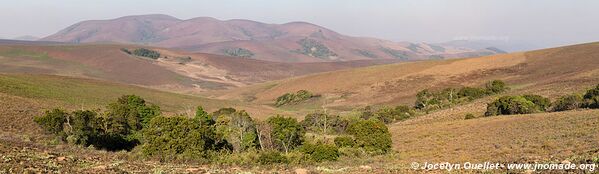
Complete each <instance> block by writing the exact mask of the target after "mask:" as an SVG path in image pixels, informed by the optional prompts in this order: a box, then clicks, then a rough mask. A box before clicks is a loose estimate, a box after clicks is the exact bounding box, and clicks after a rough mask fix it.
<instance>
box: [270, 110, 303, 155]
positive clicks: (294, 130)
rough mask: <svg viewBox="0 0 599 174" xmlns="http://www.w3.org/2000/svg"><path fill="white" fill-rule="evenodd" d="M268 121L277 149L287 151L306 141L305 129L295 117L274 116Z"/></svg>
mask: <svg viewBox="0 0 599 174" xmlns="http://www.w3.org/2000/svg"><path fill="white" fill-rule="evenodd" d="M266 122H267V123H268V124H269V126H270V127H271V129H272V130H271V137H272V139H273V144H274V145H275V146H276V148H277V149H279V150H283V151H285V153H287V152H289V151H290V150H292V149H294V148H295V147H298V146H300V145H301V144H302V143H303V141H304V133H305V131H304V129H303V127H302V126H301V125H300V124H299V123H298V122H297V120H295V119H294V118H287V117H282V116H279V115H277V116H274V117H270V118H268V120H266Z"/></svg>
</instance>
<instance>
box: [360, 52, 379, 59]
mask: <svg viewBox="0 0 599 174" xmlns="http://www.w3.org/2000/svg"><path fill="white" fill-rule="evenodd" d="M355 51H356V53H358V54H359V55H361V56H364V57H368V58H378V57H379V56H378V55H376V54H374V53H373V52H372V51H368V50H355Z"/></svg>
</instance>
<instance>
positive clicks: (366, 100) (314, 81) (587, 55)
mask: <svg viewBox="0 0 599 174" xmlns="http://www.w3.org/2000/svg"><path fill="white" fill-rule="evenodd" d="M597 49H599V43H589V44H582V45H574V46H567V47H560V48H552V49H545V50H538V51H530V52H523V53H512V54H504V55H494V56H486V57H479V58H467V59H454V60H441V61H422V62H409V63H398V64H390V65H380V66H371V67H365V68H357V69H349V70H340V71H334V72H326V73H320V74H314V75H307V76H301V77H296V78H290V79H285V80H280V81H276V82H271V83H269V85H255V86H253V87H247V88H239V89H233V90H230V91H226V92H221V93H212V94H213V95H215V96H219V97H220V98H223V99H235V98H244V97H245V98H248V97H251V98H254V99H255V101H256V102H258V103H264V104H272V103H273V101H274V100H275V99H276V98H277V97H278V96H281V95H282V94H284V93H288V92H293V91H297V90H301V89H305V90H309V91H311V92H314V93H317V94H322V95H323V96H324V97H325V98H327V101H326V102H325V103H326V105H327V106H328V107H330V108H343V107H345V108H347V107H348V106H365V105H373V104H375V105H376V104H409V105H411V104H413V102H414V99H415V95H416V93H417V92H418V91H420V90H423V89H433V90H434V89H441V88H446V87H456V86H482V85H483V84H484V83H486V82H487V81H489V80H492V79H501V80H504V81H506V82H507V83H508V84H510V85H511V87H512V88H513V89H514V90H513V92H535V93H538V94H542V95H546V96H548V97H556V96H559V95H561V94H564V93H565V92H564V91H577V90H581V89H584V88H585V87H588V86H590V85H592V84H595V83H597V82H598V81H599V76H597V75H598V74H599V70H597V67H599V52H597V51H596V50H597Z"/></svg>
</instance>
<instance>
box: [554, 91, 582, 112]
mask: <svg viewBox="0 0 599 174" xmlns="http://www.w3.org/2000/svg"><path fill="white" fill-rule="evenodd" d="M582 102H583V101H582V97H580V95H576V94H571V95H566V96H562V97H560V98H559V99H557V100H556V101H555V102H553V103H552V104H551V105H552V107H553V111H567V110H573V109H576V108H579V107H580V106H581V105H582Z"/></svg>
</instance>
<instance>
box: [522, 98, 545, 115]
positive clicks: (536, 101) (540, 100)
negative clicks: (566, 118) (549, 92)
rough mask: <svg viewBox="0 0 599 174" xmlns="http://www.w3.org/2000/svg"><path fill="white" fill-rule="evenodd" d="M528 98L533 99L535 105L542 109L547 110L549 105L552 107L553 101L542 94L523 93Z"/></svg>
mask: <svg viewBox="0 0 599 174" xmlns="http://www.w3.org/2000/svg"><path fill="white" fill-rule="evenodd" d="M522 97H524V98H525V99H526V100H528V101H531V102H532V103H534V104H535V105H537V106H538V107H539V109H540V110H541V111H547V110H548V109H549V107H551V101H550V100H549V99H548V98H545V97H543V96H540V95H534V94H527V95H523V96H522Z"/></svg>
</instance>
